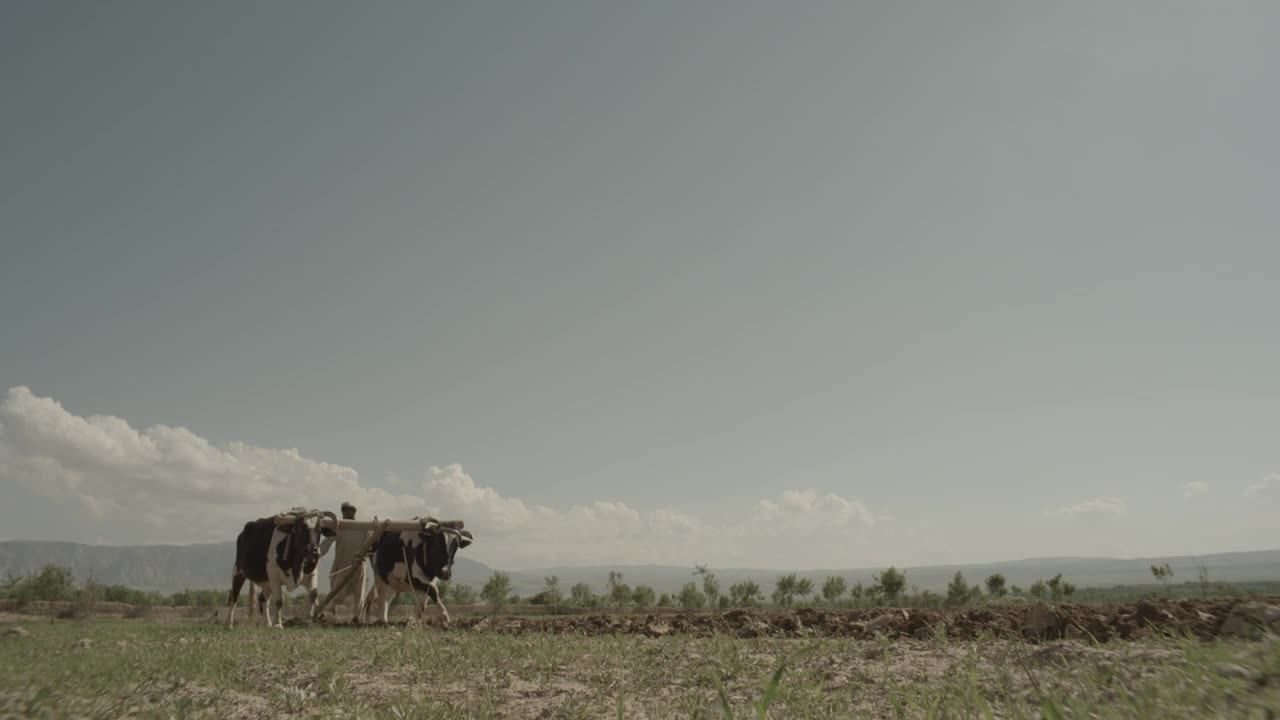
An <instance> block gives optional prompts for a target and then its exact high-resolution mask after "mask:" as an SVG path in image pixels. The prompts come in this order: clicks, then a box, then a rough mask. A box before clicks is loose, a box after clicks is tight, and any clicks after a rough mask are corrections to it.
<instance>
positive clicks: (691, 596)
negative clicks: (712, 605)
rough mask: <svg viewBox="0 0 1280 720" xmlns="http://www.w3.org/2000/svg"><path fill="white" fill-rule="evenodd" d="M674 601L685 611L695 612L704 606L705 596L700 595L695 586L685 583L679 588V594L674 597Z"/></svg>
mask: <svg viewBox="0 0 1280 720" xmlns="http://www.w3.org/2000/svg"><path fill="white" fill-rule="evenodd" d="M676 601H677V602H679V603H680V607H682V608H684V609H685V610H697V609H700V608H703V607H705V606H706V604H707V596H706V595H703V594H702V591H701V590H699V589H698V586H697V585H696V584H694V583H691V582H690V583H685V584H684V587H681V588H680V594H679V595H677V596H676Z"/></svg>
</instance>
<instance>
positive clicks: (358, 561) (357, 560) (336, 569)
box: [320, 502, 369, 625]
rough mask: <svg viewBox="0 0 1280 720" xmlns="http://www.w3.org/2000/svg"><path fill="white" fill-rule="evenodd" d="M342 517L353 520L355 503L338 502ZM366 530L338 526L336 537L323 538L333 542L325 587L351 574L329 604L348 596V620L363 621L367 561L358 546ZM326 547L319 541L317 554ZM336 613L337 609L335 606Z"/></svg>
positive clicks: (334, 584) (335, 605)
mask: <svg viewBox="0 0 1280 720" xmlns="http://www.w3.org/2000/svg"><path fill="white" fill-rule="evenodd" d="M341 509H342V519H343V520H355V519H356V506H355V505H352V504H351V503H349V502H344V503H342V508H341ZM366 535H367V532H366V531H364V530H358V529H345V530H344V529H341V528H340V529H339V530H338V534H337V537H334V538H326V539H325V541H324V542H325V544H328V543H336V544H337V545H336V547H335V548H334V551H333V569H332V570H331V571H330V572H329V587H331V588H334V587H337V586H338V585H339V583H341V582H342V581H343V580H344V579H345V578H346V577H347V575H348V574H354V575H355V577H353V578H351V582H349V583H347V586H346V587H344V588H343V589H342V594H340V595H338V596H337V597H335V598H333V604H332V605H330V607H333V608H336V607H337V605H338V604H339V603H341V602H342V601H343V600H344V599H346V598H347V597H350V598H351V605H352V608H353V609H352V611H351V624H352V625H359V624H361V623H362V622H364V600H365V594H366V593H367V592H368V590H367V588H366V587H365V584H366V582H367V581H368V578H369V563H368V562H367V561H366V560H365V558H364V557H363V556H361V555H360V548H361V547H362V546H363V545H364V541H365V536H366ZM327 549H328V548H327V547H324V546H323V545H322V547H321V549H320V554H321V555H323V554H324V551H325V550H327ZM334 612H335V613H336V612H337V610H336V609H335V610H334Z"/></svg>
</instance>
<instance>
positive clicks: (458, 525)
mask: <svg viewBox="0 0 1280 720" xmlns="http://www.w3.org/2000/svg"><path fill="white" fill-rule="evenodd" d="M308 515H310V516H315V517H318V518H319V519H320V526H321V527H323V528H327V529H329V530H334V531H338V530H364V531H365V537H364V544H363V545H361V546H360V552H359V553H357V554H356V558H357V559H356V562H357V563H363V562H368V560H369V556H370V555H372V554H373V551H374V550H376V549H377V548H378V541H380V540H381V539H382V536H383V534H385V533H389V532H393V533H402V532H412V533H420V532H426V531H427V526H428V525H437V526H439V527H440V528H442V529H448V530H461V529H462V527H463V521H461V520H437V519H435V518H432V517H426V518H414V519H413V520H379V519H378V518H377V517H376V516H375V517H374V518H373V519H372V520H344V519H342V518H335V517H330V516H327V515H321V514H319V513H318V512H317V511H315V510H311V511H306V512H302V511H294V512H289V513H280V514H278V515H276V516H275V521H276V525H292V524H293V523H294V522H296V521H297V520H298V518H299V517H306V516H308ZM352 567H354V564H353V565H352ZM343 569H346V568H343ZM405 571H406V572H408V571H409V570H408V568H406V569H405ZM356 574H357V573H354V572H347V573H344V574H343V577H342V581H341V582H339V583H338V584H337V585H335V586H333V587H331V588H329V594H328V595H325V596H324V599H323V600H321V601H320V603H319V604H317V605H316V607H315V609H314V610H313V611H312V615H311V618H309V619H315V618H318V617H320V616H321V615H323V614H324V610H325V608H327V607H329V603H330V602H332V601H333V599H334V598H335V597H338V595H339V593H341V592H342V591H343V590H345V589H346V587H347V585H348V584H349V583H350V582H351V578H353V577H355V576H356Z"/></svg>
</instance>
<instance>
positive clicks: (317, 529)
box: [227, 511, 337, 627]
mask: <svg viewBox="0 0 1280 720" xmlns="http://www.w3.org/2000/svg"><path fill="white" fill-rule="evenodd" d="M293 517H294V519H293V521H292V522H289V523H287V524H281V523H279V522H277V519H276V518H273V517H272V518H262V519H261V520H253V521H250V522H247V523H245V525H244V530H241V531H240V535H239V536H238V537H237V538H236V564H235V568H234V569H233V570H232V573H231V593H230V595H229V596H228V598H227V605H228V608H227V627H233V626H234V625H235V619H236V603H237V602H239V600H240V589H241V588H242V587H244V583H245V581H246V580H247V581H249V583H250V587H249V594H250V597H249V602H250V604H251V605H254V604H256V605H258V606H259V607H260V608H261V609H262V614H263V616H264V617H265V618H266V621H267V625H268V626H271V625H272V624H273V621H272V618H271V614H272V612H271V611H272V609H273V608H272V606H273V605H274V610H275V621H274V625H275V627H284V618H283V617H282V612H281V611H282V610H283V609H284V593H285V591H286V590H289V591H292V590H294V589H296V588H298V587H304V588H306V589H307V608H306V617H307V618H310V617H311V615H312V612H313V611H314V610H315V606H316V599H317V598H318V597H319V595H320V591H319V589H318V588H317V584H318V574H317V572H316V569H317V568H318V567H319V565H320V554H321V553H320V543H321V538H322V537H325V536H328V537H331V536H332V535H333V534H334V531H333V529H332V528H330V527H325V526H324V525H323V524H322V522H321V520H322V519H323V518H326V517H327V518H332V519H333V520H335V521H336V520H337V516H336V515H334V514H333V513H331V512H324V513H321V512H316V511H310V512H305V513H295V514H294V516H293ZM254 586H257V587H258V588H259V589H260V590H261V594H259V595H258V597H254V592H253V590H254ZM252 616H253V611H252V610H250V618H252Z"/></svg>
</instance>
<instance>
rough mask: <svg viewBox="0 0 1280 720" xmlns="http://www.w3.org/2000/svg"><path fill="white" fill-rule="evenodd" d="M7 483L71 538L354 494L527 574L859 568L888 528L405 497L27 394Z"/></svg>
mask: <svg viewBox="0 0 1280 720" xmlns="http://www.w3.org/2000/svg"><path fill="white" fill-rule="evenodd" d="M0 478H5V479H7V480H12V481H16V482H17V484H18V485H19V486H20V487H21V488H23V489H25V490H26V491H27V492H30V493H34V494H37V495H39V496H42V497H44V498H47V499H50V500H53V501H55V502H57V503H60V504H61V505H62V506H63V507H64V508H65V512H66V515H67V517H68V518H69V519H74V520H75V522H74V523H68V524H67V526H66V527H67V528H68V529H69V531H70V532H69V533H68V535H67V539H71V540H80V541H89V542H102V541H106V542H111V543H117V542H144V543H148V542H150V543H155V542H176V543H189V542H207V541H223V540H229V539H231V538H233V537H234V536H235V534H236V532H237V531H238V530H239V528H240V526H241V525H242V524H243V523H244V522H245V521H246V520H248V519H252V518H257V517H262V516H264V515H267V514H270V513H272V512H276V511H279V510H285V509H288V508H290V507H295V506H299V505H305V506H308V507H320V508H326V509H333V508H336V507H337V506H338V504H339V503H341V502H342V501H344V500H347V501H351V502H353V503H355V504H356V505H357V506H358V507H359V508H360V510H361V513H362V517H372V516H374V515H377V516H379V517H396V518H408V517H413V516H419V515H426V514H431V515H435V516H438V517H450V518H453V517H461V518H464V519H465V520H466V522H467V527H468V528H471V529H472V530H474V531H475V533H476V535H477V543H476V546H475V550H476V552H475V554H474V556H475V557H477V558H479V559H482V560H484V561H486V562H489V563H491V564H494V565H497V566H499V567H507V568H513V569H514V568H527V567H538V566H549V565H564V564H603V563H665V564H692V563H693V562H695V561H697V562H708V561H711V562H716V563H718V564H720V565H741V564H747V565H753V566H760V565H769V564H773V565H777V566H793V565H795V557H794V555H795V553H796V552H797V549H798V548H801V547H806V548H807V550H806V560H807V561H809V562H818V561H821V562H828V563H832V564H837V565H838V564H847V563H848V562H849V561H850V557H849V554H848V552H849V548H851V547H855V546H857V547H866V546H867V544H868V542H869V540H870V539H871V537H872V535H873V533H874V531H875V529H876V526H877V518H876V516H875V515H874V514H873V513H872V512H871V510H869V509H868V508H867V507H866V506H864V505H863V504H862V503H860V502H858V501H856V500H850V499H847V498H843V497H840V496H838V495H835V494H830V493H826V494H823V493H818V492H815V491H812V490H785V491H782V492H780V493H779V495H778V496H777V497H774V498H767V499H761V500H758V501H756V502H754V503H751V502H746V503H742V502H738V501H735V502H734V503H731V504H733V505H735V507H734V508H733V510H734V512H733V515H732V517H736V518H739V520H738V521H725V520H719V521H711V520H708V519H705V518H701V517H698V516H695V515H691V514H688V513H684V512H680V511H677V510H669V509H656V510H644V511H642V510H638V509H635V508H633V507H630V506H628V505H627V504H625V503H621V502H607V501H594V502H590V503H586V504H582V505H574V506H573V507H570V508H567V509H557V508H551V507H547V506H544V505H538V504H531V503H527V502H525V501H523V500H521V499H518V498H514V497H507V496H504V495H502V494H501V493H499V492H498V491H496V490H495V489H494V488H492V487H486V486H484V485H480V484H478V483H477V482H476V481H475V480H474V479H473V478H472V477H471V476H470V475H468V474H467V472H466V471H465V470H464V469H463V468H462V466H461V465H458V464H452V465H447V466H444V467H434V466H433V467H431V468H430V469H429V470H428V471H427V474H426V477H425V479H424V480H423V481H422V482H421V484H420V486H419V487H418V488H417V492H408V491H407V490H408V488H406V487H405V486H406V485H407V483H404V482H400V483H396V484H395V485H397V487H396V490H397V492H393V491H391V490H387V489H383V488H379V487H371V486H368V485H364V484H362V483H361V481H360V476H359V473H357V472H356V470H355V469H353V468H350V467H346V466H343V465H336V464H331V463H326V462H320V461H317V460H312V459H310V458H306V457H303V456H302V455H301V454H299V452H298V451H297V450H293V449H271V448H263V447H256V446H253V445H249V444H246V443H242V442H233V443H229V444H227V445H226V446H225V447H217V446H215V445H213V444H211V443H210V442H209V441H208V440H206V439H205V438H202V437H200V436H199V435H196V434H195V433H193V432H191V431H190V430H187V429H186V428H181V427H169V426H166V425H156V426H153V427H149V428H146V429H142V430H138V429H135V428H133V427H132V426H130V425H129V423H128V422H126V421H125V420H123V419H121V418H118V417H112V416H108V415H92V416H89V417H80V416H78V415H75V414H73V413H71V412H69V411H68V410H66V409H65V408H64V407H63V406H62V405H61V404H60V403H59V402H57V401H56V400H54V399H52V398H47V397H40V396H38V395H36V394H34V393H33V392H32V391H31V390H30V389H29V388H26V387H22V386H19V387H14V388H11V389H10V390H9V392H8V395H7V396H6V397H5V399H4V401H3V403H0ZM402 488H404V489H405V490H406V492H399V490H400V489H402ZM818 538H821V540H822V542H820V543H819V542H816V540H817V539H818ZM823 547H826V548H829V550H827V551H826V552H827V554H826V555H825V556H824V555H823V550H822V549H821V548H823ZM691 552H694V553H696V557H693V556H691V554H690V553H691Z"/></svg>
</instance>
